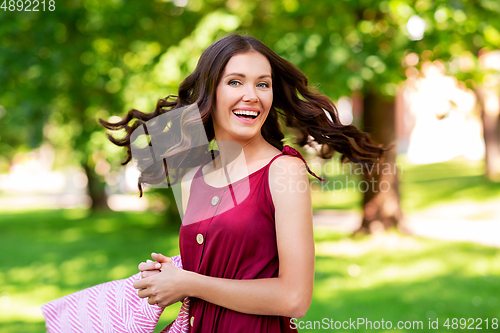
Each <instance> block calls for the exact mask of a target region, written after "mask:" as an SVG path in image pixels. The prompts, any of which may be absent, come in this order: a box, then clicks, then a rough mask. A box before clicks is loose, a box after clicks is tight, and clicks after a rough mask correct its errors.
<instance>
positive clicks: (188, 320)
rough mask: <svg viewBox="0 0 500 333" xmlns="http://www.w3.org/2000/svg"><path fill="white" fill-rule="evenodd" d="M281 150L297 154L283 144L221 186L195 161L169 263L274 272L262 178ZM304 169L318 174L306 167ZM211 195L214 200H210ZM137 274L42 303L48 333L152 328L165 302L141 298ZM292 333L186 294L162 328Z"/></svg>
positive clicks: (248, 273)
mask: <svg viewBox="0 0 500 333" xmlns="http://www.w3.org/2000/svg"><path fill="white" fill-rule="evenodd" d="M282 155H292V156H297V157H299V158H300V159H302V161H304V163H306V162H305V160H304V159H303V158H302V156H301V155H300V153H299V152H298V151H296V150H295V149H293V148H291V147H289V146H284V147H283V152H282V154H280V155H277V156H275V157H274V158H273V159H272V160H271V161H270V162H269V163H268V164H267V165H266V166H264V167H263V168H261V169H259V170H257V171H255V172H254V173H252V174H250V175H249V177H247V178H245V179H242V180H239V181H236V182H234V183H232V184H230V185H228V186H226V187H223V188H216V187H212V186H210V185H208V184H207V183H205V182H204V180H203V176H202V174H201V168H200V169H199V170H198V172H197V173H196V176H195V177H194V179H193V182H192V183H191V194H190V198H189V202H188V207H187V210H186V215H185V216H184V219H183V223H182V226H181V229H180V233H179V245H180V251H181V255H182V260H181V256H175V257H172V260H173V263H174V265H175V266H177V267H180V268H183V269H187V270H190V271H193V272H197V273H200V274H204V275H208V276H213V277H221V278H231V279H261V278H272V277H277V276H278V268H279V265H278V264H279V262H278V252H277V244H276V233H275V226H274V205H273V202H272V198H271V193H270V190H269V184H268V175H269V166H270V165H271V163H272V162H273V161H274V160H275V159H276V158H278V157H279V156H282ZM306 168H307V171H308V172H309V173H310V174H311V175H313V176H314V177H316V178H318V179H320V180H321V181H324V180H323V179H322V178H320V177H318V176H316V175H315V174H314V173H313V172H312V171H311V170H310V169H309V167H308V166H307V163H306ZM215 197H217V199H215ZM140 278H141V273H137V274H134V275H133V276H131V277H129V278H126V279H122V280H115V281H110V282H106V283H102V284H100V285H97V286H93V287H90V288H86V289H83V290H80V291H77V292H75V293H72V294H69V295H66V296H64V297H61V298H58V299H55V300H53V301H51V302H49V303H46V304H44V305H43V306H42V312H43V315H44V318H45V322H46V328H47V332H48V333H67V332H79V333H90V332H96V333H132V332H133V333H151V332H153V330H154V329H155V326H156V324H157V322H158V319H159V318H160V315H161V313H162V312H163V310H164V308H162V307H159V306H157V305H150V304H149V303H148V301H147V299H146V298H139V297H138V296H137V290H136V289H134V287H133V283H134V281H135V280H137V279H140ZM187 332H220V333H224V332H231V333H233V332H235V333H236V332H252V333H253V332H272V333H275V332H297V330H292V329H291V328H290V318H287V317H281V316H258V315H249V314H244V313H240V312H236V311H231V310H229V309H226V308H223V307H220V306H217V305H214V304H211V303H208V302H205V301H203V300H201V299H197V298H191V297H186V298H185V299H184V301H183V304H182V307H181V310H180V312H179V315H178V316H177V318H176V319H175V320H174V321H173V322H171V323H170V324H169V325H168V326H167V327H165V328H164V329H163V330H162V333H187Z"/></svg>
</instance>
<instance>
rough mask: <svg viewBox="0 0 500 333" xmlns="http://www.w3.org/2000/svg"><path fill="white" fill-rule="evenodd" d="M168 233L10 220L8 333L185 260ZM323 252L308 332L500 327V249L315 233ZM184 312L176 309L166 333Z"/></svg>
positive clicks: (155, 225) (157, 222)
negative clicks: (474, 321)
mask: <svg viewBox="0 0 500 333" xmlns="http://www.w3.org/2000/svg"><path fill="white" fill-rule="evenodd" d="M163 225H164V223H163V222H162V220H161V218H160V217H158V216H156V215H153V214H150V213H117V212H112V213H106V214H99V215H97V216H94V217H89V216H87V213H86V212H85V211H81V210H66V211H64V210H58V211H52V210H47V211H32V212H23V213H14V212H11V213H5V212H2V213H1V215H0V230H1V231H2V232H1V233H0V252H1V253H2V256H1V257H0V258H1V259H0V308H1V309H0V331H1V332H2V333H4V332H5V333H14V332H16V333H17V332H22V333H31V332H44V323H43V318H42V317H41V312H40V310H39V308H40V306H41V305H42V304H43V303H45V302H48V301H50V300H52V299H54V298H57V297H61V296H63V295H66V294H68V293H72V292H75V291H78V290H80V289H82V288H86V287H89V286H93V285H96V284H99V283H102V282H106V281H109V280H112V279H120V278H125V277H128V276H130V275H132V274H134V273H136V272H137V264H138V263H139V262H140V261H144V260H145V259H147V258H148V257H149V255H150V253H151V252H153V251H157V252H163V253H165V254H168V255H176V254H178V253H179V250H178V229H177V230H176V228H166V227H163ZM315 242H316V272H315V274H316V279H315V289H314V298H313V302H312V304H311V307H310V309H309V312H308V313H307V315H306V316H305V317H304V318H302V319H301V320H302V324H303V325H305V324H306V321H321V320H322V319H323V318H331V319H333V320H340V321H345V320H349V318H351V319H353V320H355V319H356V318H367V319H368V320H371V321H380V320H381V319H384V320H386V321H387V320H391V321H393V322H394V323H396V322H397V321H399V320H402V321H406V320H418V321H420V320H421V321H423V322H424V324H425V325H428V320H429V319H428V318H431V319H432V320H434V319H435V318H439V321H440V323H443V322H444V320H445V319H446V318H453V317H456V318H483V319H486V318H490V320H491V318H499V319H500V295H499V293H498V291H499V290H500V249H497V248H492V247H485V246H479V245H474V244H468V243H459V242H443V241H437V240H428V239H422V238H415V237H409V236H405V235H402V234H399V233H396V232H390V233H388V234H387V235H385V236H375V237H361V238H356V239H351V238H348V237H347V235H343V234H338V233H335V232H332V231H329V230H328V229H324V228H316V229H315ZM2 297H3V298H2ZM7 298H8V299H9V300H10V304H8V303H7ZM6 305H8V306H6ZM179 306H180V303H178V305H175V306H172V307H170V308H167V310H166V311H165V312H164V315H163V316H162V318H161V321H160V325H159V326H161V327H164V326H165V325H166V324H168V323H169V322H170V321H171V320H173V319H174V318H175V316H176V315H177V313H178V309H179ZM424 327H425V328H427V327H426V326H424ZM483 328H484V324H483ZM159 330H160V328H158V329H157V330H156V332H159ZM300 331H301V332H314V331H317V330H307V329H302V330H300ZM349 331H351V330H349ZM354 331H357V330H354ZM359 331H366V330H362V329H361V330H359ZM368 331H369V330H368ZM390 331H391V332H403V331H406V330H394V329H393V330H390ZM420 331H422V330H420ZM423 331H426V330H423ZM443 331H446V330H445V329H442V327H440V330H437V332H443ZM482 331H483V332H493V331H495V330H491V329H490V330H486V329H483V330H482ZM497 331H498V330H497ZM377 332H384V330H377Z"/></svg>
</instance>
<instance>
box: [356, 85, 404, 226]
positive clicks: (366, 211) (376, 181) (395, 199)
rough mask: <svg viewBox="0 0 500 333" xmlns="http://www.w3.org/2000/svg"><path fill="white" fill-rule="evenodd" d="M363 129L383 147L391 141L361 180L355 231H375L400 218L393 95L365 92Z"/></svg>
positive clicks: (397, 221)
mask: <svg viewBox="0 0 500 333" xmlns="http://www.w3.org/2000/svg"><path fill="white" fill-rule="evenodd" d="M363 105H364V107H363V110H364V112H363V130H364V131H365V132H368V133H370V135H371V137H372V139H373V140H374V141H375V142H377V143H380V144H383V145H384V146H385V147H387V146H389V145H391V144H394V146H393V148H392V149H391V150H389V151H387V152H386V153H385V155H384V157H383V158H382V159H380V160H379V161H378V162H377V163H376V164H375V165H374V167H373V171H372V176H373V178H371V179H370V180H363V181H362V182H364V183H363V186H360V189H361V190H362V191H363V192H364V197H363V222H362V224H361V227H360V228H359V229H358V231H356V233H376V232H379V231H383V230H385V229H388V228H391V227H396V226H398V224H399V222H400V221H401V218H402V213H401V206H400V197H399V177H398V173H399V170H398V168H397V165H396V154H397V151H396V145H395V142H396V140H395V139H396V119H395V118H396V117H395V115H396V112H395V100H394V98H390V97H385V96H382V95H381V94H379V93H373V92H366V93H365V94H364V98H363Z"/></svg>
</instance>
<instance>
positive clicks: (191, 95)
mask: <svg viewBox="0 0 500 333" xmlns="http://www.w3.org/2000/svg"><path fill="white" fill-rule="evenodd" d="M250 51H256V52H259V53H260V54H262V55H264V56H265V57H266V58H267V59H268V60H269V63H270V65H271V70H272V82H273V85H272V87H273V88H272V89H273V104H272V106H271V109H270V111H269V115H268V117H267V119H266V121H265V122H264V125H263V127H262V129H261V133H262V136H263V137H264V139H265V140H266V141H267V142H269V143H270V144H271V145H273V146H274V147H276V148H278V149H279V150H283V142H282V140H283V138H284V134H283V132H282V131H281V128H280V123H279V117H282V118H283V120H284V123H285V125H286V126H287V127H290V128H294V129H296V130H297V131H298V134H297V138H296V144H297V145H299V146H304V145H306V144H310V143H311V142H310V141H309V139H310V137H312V140H313V141H315V142H316V143H318V144H319V145H321V149H320V151H319V153H318V155H319V156H320V157H322V158H331V157H332V156H333V154H334V153H335V151H337V152H339V153H340V154H341V156H342V157H341V161H342V162H345V161H346V159H349V160H350V161H352V162H354V163H360V164H361V165H363V166H371V165H373V164H374V163H375V162H376V160H377V159H378V158H380V157H382V155H383V153H384V152H385V151H387V150H388V149H389V148H383V147H382V146H381V145H377V144H375V143H374V142H373V141H372V140H371V138H370V136H369V134H367V133H364V132H362V131H360V130H358V129H357V128H356V127H355V126H353V125H342V124H341V123H340V120H339V116H338V112H337V109H336V107H335V105H334V103H333V102H332V101H331V100H330V99H329V98H328V97H327V96H325V95H322V94H319V93H317V92H313V91H312V89H311V87H309V86H308V79H307V77H306V76H305V75H304V73H302V72H301V71H300V70H299V69H298V68H297V67H296V66H295V65H293V64H292V63H291V62H289V61H287V60H285V59H283V58H281V57H280V56H278V55H277V54H276V53H275V52H274V51H272V50H271V49H270V48H269V47H267V46H266V45H265V44H264V43H262V42H261V41H259V40H258V39H256V38H254V37H250V36H241V35H236V34H234V35H229V36H227V37H224V38H222V39H220V40H218V41H216V42H214V43H213V44H212V45H210V46H209V47H208V48H207V49H206V50H205V51H203V53H202V54H201V57H200V59H199V61H198V64H197V66H196V69H195V70H194V71H193V73H191V74H190V75H189V76H188V77H186V79H185V80H184V81H183V82H182V83H181V84H180V86H179V91H178V94H177V96H175V95H169V96H167V97H166V98H163V99H160V100H159V101H158V103H157V104H156V109H155V110H154V112H152V113H143V112H140V111H138V110H136V109H132V110H130V111H129V112H128V113H127V115H126V116H125V117H123V118H122V119H121V120H120V121H118V122H115V123H112V122H107V121H104V120H102V119H99V122H100V124H101V125H102V126H104V127H105V128H107V129H108V130H113V131H115V130H123V129H124V130H125V131H126V135H125V137H123V138H116V137H113V136H112V135H110V134H108V138H109V140H110V141H111V142H113V143H114V144H116V145H118V146H123V147H126V148H127V157H126V160H125V161H124V162H123V163H122V165H124V164H127V163H128V162H129V161H130V160H131V158H132V152H131V135H132V132H133V131H134V130H135V129H136V128H138V127H139V126H144V124H145V122H146V121H149V120H152V119H154V118H155V117H158V116H160V115H162V114H164V113H165V112H170V111H172V110H176V109H179V108H182V107H187V106H189V105H192V104H194V103H196V105H197V106H198V109H199V111H200V115H201V121H202V123H203V127H204V129H205V133H206V135H207V139H208V140H209V141H211V140H212V139H213V138H214V129H213V123H212V111H213V110H214V108H215V101H216V88H217V85H218V84H219V82H220V80H221V77H222V74H223V72H224V69H225V67H226V64H227V63H228V61H229V59H230V58H231V57H232V56H234V55H236V54H240V53H246V52H250ZM174 125H178V126H185V124H182V121H181V120H180V119H179V122H178V123H176V124H174ZM174 125H172V126H174ZM160 127H164V125H163V126H160ZM144 129H145V131H146V132H145V134H148V132H147V130H146V128H145V126H144ZM148 129H149V125H148ZM162 130H163V128H159V129H157V132H158V133H161V131H162ZM150 131H151V130H150ZM149 134H151V133H149ZM177 139H178V142H177V143H174V142H172V141H171V140H170V142H164V145H165V146H164V149H165V152H169V153H167V155H168V154H170V155H171V156H173V155H175V154H180V153H179V152H181V151H182V146H185V147H187V146H189V140H187V141H186V140H185V138H177ZM183 139H184V141H183ZM181 142H184V143H182V144H181ZM174 146H175V149H173V147H174ZM147 148H148V147H145V148H144V149H145V150H146V149H147ZM204 148H205V149H204ZM204 148H203V147H202V148H201V149H200V150H198V151H197V152H196V153H193V152H192V151H191V152H190V155H191V156H194V155H196V154H201V155H203V154H207V153H210V151H209V150H208V149H206V147H204ZM145 155H147V154H145ZM211 155H212V158H213V157H214V154H213V151H212V154H211ZM208 156H210V155H208ZM199 157H200V156H196V158H187V155H186V154H184V155H182V154H180V155H179V158H178V160H179V163H178V165H177V166H179V167H180V166H181V164H182V163H181V161H183V162H184V163H183V164H182V166H184V167H190V166H191V167H192V166H194V165H193V163H194V162H193V163H191V162H190V161H195V160H196V161H198V163H199V161H200V159H199ZM134 158H136V155H135V154H134ZM146 165H150V166H149V167H147V168H144V169H143V170H141V176H140V178H139V184H138V186H139V190H140V193H141V196H142V187H141V184H143V183H148V184H158V183H160V182H162V181H163V180H165V176H166V175H169V171H167V170H166V164H165V160H164V159H163V161H161V160H155V161H152V162H151V161H150V162H149V163H146ZM170 169H172V168H170ZM174 169H175V168H174ZM364 169H365V170H369V168H364ZM170 176H171V175H170Z"/></svg>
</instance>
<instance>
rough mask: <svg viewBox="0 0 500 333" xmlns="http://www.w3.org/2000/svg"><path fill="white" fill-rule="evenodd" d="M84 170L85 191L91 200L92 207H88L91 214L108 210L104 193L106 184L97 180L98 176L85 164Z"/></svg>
mask: <svg viewBox="0 0 500 333" xmlns="http://www.w3.org/2000/svg"><path fill="white" fill-rule="evenodd" d="M83 168H84V169H85V174H86V175H87V179H88V184H87V189H88V192H89V196H90V198H91V199H92V206H91V207H90V208H91V210H92V212H96V211H99V210H109V207H108V202H107V199H108V198H107V195H106V192H105V186H106V184H105V183H104V182H102V181H101V180H100V179H99V176H98V175H97V174H96V173H95V171H94V169H93V168H92V167H91V166H89V165H88V164H87V163H84V164H83Z"/></svg>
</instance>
